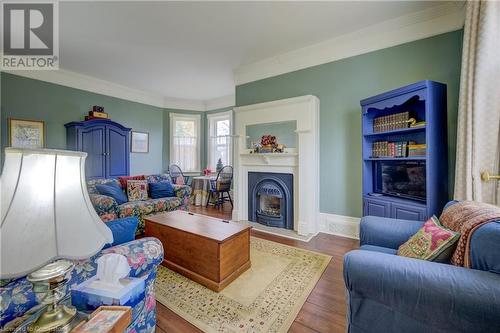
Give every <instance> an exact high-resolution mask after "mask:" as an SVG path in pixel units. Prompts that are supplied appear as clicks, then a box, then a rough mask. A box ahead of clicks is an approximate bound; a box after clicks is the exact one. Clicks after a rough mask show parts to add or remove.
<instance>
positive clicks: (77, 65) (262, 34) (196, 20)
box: [59, 1, 437, 100]
mask: <svg viewBox="0 0 500 333" xmlns="http://www.w3.org/2000/svg"><path fill="white" fill-rule="evenodd" d="M436 4H437V3H436V2H425V1H402V2H395V1H391V2H374V1H371V2H286V3H285V2H105V3H103V2H60V7H59V11H60V15H59V16H60V29H59V31H60V61H61V64H60V67H61V68H63V69H66V70H69V71H73V72H76V73H81V74H85V75H88V76H92V77H96V78H99V79H102V80H106V81H110V82H113V83H117V84H120V85H123V86H126V87H130V88H133V89H139V90H143V91H147V92H151V93H154V94H160V95H162V96H168V97H174V98H182V99H192V100H208V99H213V98H217V97H221V96H226V95H230V94H233V93H234V79H233V70H235V69H236V68H238V67H240V66H242V65H245V64H249V63H253V62H256V61H259V60H263V59H266V58H269V57H272V56H276V55H278V54H282V53H285V52H288V51H291V50H295V49H298V48H302V47H305V46H308V45H311V44H315V43H318V42H321V41H324V40H327V39H331V38H334V37H337V36H339V35H343V34H346V33H349V32H352V31H355V30H359V29H362V28H364V27H367V26H370V25H373V24H376V23H379V22H382V21H386V20H389V19H392V18H396V17H399V16H402V15H406V14H409V13H412V12H416V11H421V10H424V9H426V8H429V7H431V6H435V5H436Z"/></svg>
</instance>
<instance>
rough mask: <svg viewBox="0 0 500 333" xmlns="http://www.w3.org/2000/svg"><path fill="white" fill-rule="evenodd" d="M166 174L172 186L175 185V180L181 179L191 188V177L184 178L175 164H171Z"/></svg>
mask: <svg viewBox="0 0 500 333" xmlns="http://www.w3.org/2000/svg"><path fill="white" fill-rule="evenodd" d="M168 172H169V174H170V178H171V179H172V183H173V184H176V183H177V178H179V177H182V178H183V179H184V184H186V185H189V186H191V182H192V179H191V177H188V176H184V173H183V172H182V170H181V168H180V167H179V166H178V165H177V164H171V165H170V166H169V168H168Z"/></svg>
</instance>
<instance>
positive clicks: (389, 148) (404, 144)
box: [371, 141, 416, 158]
mask: <svg viewBox="0 0 500 333" xmlns="http://www.w3.org/2000/svg"><path fill="white" fill-rule="evenodd" d="M411 145H414V146H415V145H416V143H415V142H414V141H398V142H389V141H376V142H373V144H372V155H371V157H373V158H378V157H407V156H409V155H408V152H409V150H408V147H409V146H411Z"/></svg>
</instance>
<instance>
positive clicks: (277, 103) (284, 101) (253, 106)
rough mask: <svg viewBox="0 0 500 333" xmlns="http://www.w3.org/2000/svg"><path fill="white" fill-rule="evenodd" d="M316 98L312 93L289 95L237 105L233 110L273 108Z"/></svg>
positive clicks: (245, 110)
mask: <svg viewBox="0 0 500 333" xmlns="http://www.w3.org/2000/svg"><path fill="white" fill-rule="evenodd" d="M317 99H318V98H317V97H316V96H314V95H304V96H297V97H290V98H284V99H279V100H276V101H270V102H263V103H257V104H251V105H244V106H238V107H236V108H234V112H235V113H240V112H247V111H254V110H259V109H264V108H273V107H278V106H284V105H288V104H293V103H306V102H310V101H314V100H317Z"/></svg>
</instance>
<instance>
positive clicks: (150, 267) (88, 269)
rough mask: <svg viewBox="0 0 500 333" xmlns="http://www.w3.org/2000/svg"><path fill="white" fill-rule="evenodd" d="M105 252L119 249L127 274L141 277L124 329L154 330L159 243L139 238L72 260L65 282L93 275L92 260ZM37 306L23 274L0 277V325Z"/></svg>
mask: <svg viewBox="0 0 500 333" xmlns="http://www.w3.org/2000/svg"><path fill="white" fill-rule="evenodd" d="M106 253H119V254H123V255H124V256H125V257H127V260H128V263H129V265H130V268H131V270H130V276H131V277H144V278H145V286H146V293H145V298H144V299H143V300H142V301H141V302H139V303H138V304H137V305H136V306H134V308H133V309H132V318H133V319H132V320H133V321H132V323H131V324H130V326H129V327H128V328H127V330H126V332H127V333H135V332H138V333H139V332H154V331H155V326H156V301H155V293H154V282H155V279H156V273H157V266H158V265H159V264H160V263H161V262H162V260H163V247H162V245H161V243H160V241H159V240H157V239H156V238H151V237H147V238H142V239H138V240H134V241H132V242H128V243H124V244H121V245H117V246H114V247H110V248H107V249H105V250H103V251H101V252H100V253H99V254H97V255H95V256H93V257H91V258H89V259H86V260H79V261H74V263H75V269H74V270H73V271H72V272H71V273H70V274H71V277H70V279H69V283H68V286H69V287H70V288H71V287H73V286H76V285H78V284H79V283H81V282H82V281H84V280H86V279H89V278H90V277H92V276H94V275H95V274H96V271H97V262H96V260H97V259H98V258H99V257H100V256H102V255H103V254H106ZM36 309H38V306H37V302H36V299H35V294H34V293H33V290H32V286H31V283H29V282H28V281H27V280H26V278H25V277H23V278H20V279H17V280H12V281H5V280H3V281H2V286H1V287H0V313H1V317H0V329H1V330H6V331H10V330H11V329H12V327H15V326H17V325H18V324H19V322H20V321H22V320H24V319H25V318H26V317H29V316H30V315H31V314H32V313H33V312H34V311H35V310H36Z"/></svg>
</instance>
